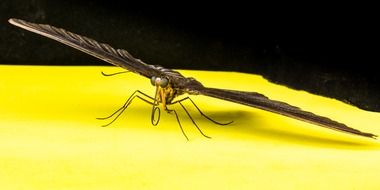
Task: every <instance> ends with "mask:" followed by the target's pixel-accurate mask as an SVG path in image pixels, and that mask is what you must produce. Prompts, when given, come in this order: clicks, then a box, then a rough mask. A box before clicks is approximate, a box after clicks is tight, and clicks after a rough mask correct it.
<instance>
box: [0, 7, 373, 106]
mask: <svg viewBox="0 0 380 190" xmlns="http://www.w3.org/2000/svg"><path fill="white" fill-rule="evenodd" d="M375 7H376V6H371V5H357V4H347V3H345V4H339V5H332V4H317V3H308V4H300V3H295V4H290V3H289V2H287V3H286V4H285V3H283V4H278V3H267V4H257V3H255V4H248V3H244V4H243V3H240V2H238V1H234V2H232V1H231V2H226V3H221V2H215V3H211V2H208V3H204V2H196V1H190V2H172V3H166V4H165V3H161V2H160V3H151V2H141V1H140V2H139V3H136V2H133V3H132V2H127V1H73V0H66V1H53V0H50V1H48V0H28V1H22V0H12V1H11V0H2V1H1V2H0V11H1V12H0V26H1V27H0V40H1V43H0V63H1V64H46V65H109V64H107V63H104V62H102V61H99V60H97V59H95V58H92V57H90V56H87V55H85V54H83V53H81V52H79V51H77V50H74V49H72V48H69V47H65V46H63V45H61V44H59V43H57V42H54V41H52V40H49V39H46V38H44V37H41V36H38V35H36V34H32V33H30V32H27V31H24V30H22V29H18V28H16V27H14V26H12V25H10V24H8V22H7V20H8V19H9V18H11V17H15V18H20V19H25V20H27V21H31V22H37V23H46V24H50V25H54V26H57V27H61V28H65V29H67V30H69V31H72V32H74V33H78V34H81V35H85V36H88V37H91V38H93V39H96V40H98V41H100V42H107V43H109V44H110V45H112V46H113V47H115V48H123V49H126V50H128V51H129V52H130V53H131V54H132V55H133V56H134V57H137V58H140V59H142V60H143V61H144V62H146V63H149V64H159V65H162V66H164V67H167V68H174V69H200V70H225V71H239V72H246V73H256V74H260V75H263V76H264V77H266V78H267V79H269V80H271V81H273V82H276V83H280V84H285V85H287V86H290V87H292V88H296V89H302V90H307V91H309V92H312V93H316V94H322V95H324V96H329V97H334V98H337V99H340V100H342V101H345V102H348V103H351V104H355V105H357V106H359V107H361V108H364V109H368V110H377V111H379V110H380V98H379V92H380V84H379V78H380V77H379V74H378V69H377V65H378V62H379V61H378V60H379V58H378V56H377V55H378V54H379V53H378V49H379V48H378V47H377V46H379V44H378V42H379V40H378V38H379V37H378V35H379V30H378V29H377V27H378V23H379V22H378V19H377V17H378V16H379V15H377V10H375ZM221 80H226V79H221Z"/></svg>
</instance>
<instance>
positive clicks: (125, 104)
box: [97, 90, 160, 127]
mask: <svg viewBox="0 0 380 190" xmlns="http://www.w3.org/2000/svg"><path fill="white" fill-rule="evenodd" d="M136 93H140V94H142V95H144V96H146V97H148V98H152V97H150V96H147V95H146V94H144V93H142V92H140V91H138V90H137V91H135V92H134V93H133V94H132V95H131V96H130V97H129V98H128V100H127V101H126V102H125V103H124V105H123V106H122V107H121V108H119V109H118V110H117V111H116V112H114V113H113V114H112V115H111V116H108V117H106V118H97V119H108V118H111V117H112V116H113V115H115V114H116V113H118V112H119V113H118V114H117V115H116V117H115V118H114V119H113V120H112V121H111V122H109V123H108V124H106V125H103V126H102V127H107V126H109V125H111V124H112V123H113V122H115V121H116V119H117V118H119V117H120V115H121V114H122V113H123V112H124V111H125V110H126V109H127V108H128V106H129V105H130V104H131V103H132V101H133V99H134V98H136V97H137V98H139V99H141V100H143V101H144V102H146V103H148V104H151V105H153V106H155V104H154V103H152V102H150V101H149V100H146V99H144V98H143V97H141V96H139V95H135V94H136ZM157 108H158V107H157ZM158 111H159V110H158ZM159 112H160V111H159ZM158 117H160V114H159V115H158ZM159 119H160V118H158V121H159ZM158 121H157V123H158Z"/></svg>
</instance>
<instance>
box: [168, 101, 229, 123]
mask: <svg viewBox="0 0 380 190" xmlns="http://www.w3.org/2000/svg"><path fill="white" fill-rule="evenodd" d="M185 100H190V102H191V103H192V104H193V105H194V107H195V108H197V110H198V112H199V113H200V114H201V115H202V116H203V117H205V118H206V119H208V120H210V121H212V122H213V123H215V124H218V125H229V124H231V123H232V122H233V121H230V122H227V123H220V122H218V121H215V120H213V119H211V118H210V117H208V116H207V115H205V114H204V113H203V112H202V111H201V110H200V109H199V107H198V106H197V105H196V104H195V103H194V101H193V100H192V99H191V98H190V97H186V98H183V99H180V100H177V101H175V102H172V103H170V104H175V103H180V104H181V102H183V101H185ZM181 106H182V107H183V108H184V106H183V105H182V104H181ZM185 110H186V109H185ZM186 113H187V114H188V115H189V113H188V112H187V111H186Z"/></svg>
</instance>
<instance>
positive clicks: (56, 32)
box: [9, 18, 161, 78]
mask: <svg viewBox="0 0 380 190" xmlns="http://www.w3.org/2000/svg"><path fill="white" fill-rule="evenodd" d="M9 23H11V24H13V25H15V26H18V27H21V28H23V29H26V30H29V31H31V32H34V33H37V34H40V35H42V36H45V37H48V38H51V39H53V40H56V41H58V42H61V43H63V44H66V45H68V46H70V47H73V48H75V49H78V50H80V51H82V52H85V53H87V54H89V55H92V56H94V57H96V58H99V59H102V60H104V61H106V62H108V63H111V64H113V65H116V66H119V67H122V68H125V69H127V70H129V71H132V72H135V73H138V74H140V75H143V76H145V77H148V78H151V77H152V76H160V74H161V71H160V70H158V69H156V68H155V66H152V65H148V64H145V63H144V62H142V61H141V60H139V59H136V58H134V57H133V56H132V55H131V54H129V53H128V52H127V51H126V50H123V49H114V48H112V47H111V46H110V45H108V44H104V43H99V42H97V41H95V40H93V39H91V38H87V37H85V36H80V35H78V34H74V33H72V32H69V31H66V30H64V29H61V28H56V27H54V26H50V25H45V24H35V23H31V22H27V21H24V20H20V19H14V18H11V19H9Z"/></svg>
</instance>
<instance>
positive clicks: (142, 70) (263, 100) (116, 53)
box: [9, 18, 377, 139]
mask: <svg viewBox="0 0 380 190" xmlns="http://www.w3.org/2000/svg"><path fill="white" fill-rule="evenodd" d="M9 22H10V23H11V24H13V25H15V26H18V27H20V28H23V29H26V30H28V31H31V32H34V33H37V34H40V35H42V36H45V37H48V38H51V39H53V40H56V41H58V42H61V43H63V44H65V45H68V46H70V47H73V48H75V49H78V50H80V51H82V52H84V53H87V54H89V55H92V56H94V57H96V58H99V59H101V60H103V61H106V62H108V63H111V64H113V65H116V66H119V67H122V68H124V69H126V70H128V71H130V72H134V73H137V74H139V75H141V76H144V77H146V78H148V79H149V80H150V81H151V84H152V85H153V86H154V87H155V88H156V93H155V95H154V96H149V95H147V94H145V93H143V92H141V91H139V90H136V91H135V92H134V93H133V94H132V95H131V96H130V97H129V98H128V100H127V101H126V102H125V104H124V105H123V106H122V107H121V108H120V109H118V110H117V111H116V112H114V113H113V114H111V115H110V116H109V117H105V118H99V119H109V118H111V117H113V116H115V115H116V116H115V118H114V119H113V120H112V121H111V122H110V123H109V124H111V123H112V122H113V121H115V120H116V119H117V118H118V117H119V116H120V115H121V114H122V113H123V112H124V110H125V109H126V108H127V107H128V106H129V105H130V104H131V102H132V100H134V99H135V98H139V99H141V100H143V101H144V102H146V103H148V104H150V105H152V114H151V122H152V124H153V125H157V124H158V122H159V118H160V113H161V111H160V108H159V106H160V105H161V106H162V109H163V110H164V111H166V112H167V113H174V115H175V117H176V119H177V121H178V123H179V126H180V129H181V131H182V133H183V135H184V136H185V137H186V139H188V137H187V135H186V133H185V132H184V130H183V128H182V125H181V122H180V120H179V117H178V114H177V112H176V110H174V109H170V108H169V107H168V106H169V105H173V104H179V105H180V106H181V107H182V108H183V109H184V110H185V112H186V114H187V115H188V117H189V118H190V119H191V121H192V122H193V124H194V125H195V126H196V128H197V129H198V130H199V132H200V133H201V134H202V135H203V136H205V137H208V138H209V136H207V135H205V134H204V133H203V132H202V131H201V129H200V128H199V127H198V125H197V124H196V123H195V121H194V120H193V119H192V117H191V115H190V113H189V112H188V111H187V110H186V108H185V106H184V105H183V104H182V102H184V101H190V102H191V103H192V104H193V105H194V106H195V108H196V109H197V110H198V111H199V113H200V114H201V115H202V116H203V117H205V118H206V119H208V120H210V121H212V122H214V123H216V124H219V125H227V124H230V123H231V122H228V123H220V122H217V121H215V120H213V119H211V118H210V117H208V116H207V115H205V114H204V113H203V112H202V111H201V110H200V109H199V108H198V106H197V105H196V104H195V102H194V101H193V100H192V99H191V98H190V97H188V96H186V97H183V98H179V97H181V95H184V94H190V95H205V96H209V97H213V98H218V99H222V100H225V101H230V102H234V103H238V104H242V105H246V106H250V107H254V108H258V109H262V110H266V111H269V112H273V113H276V114H280V115H283V116H287V117H290V118H294V119H298V120H301V121H304V122H308V123H312V124H315V125H318V126H322V127H326V128H329V129H333V130H337V131H341V132H345V133H349V134H354V135H359V136H363V137H369V138H374V139H376V137H377V135H374V134H371V133H366V132H362V131H359V130H357V129H354V128H351V127H348V126H347V125H345V124H343V123H340V122H337V121H334V120H332V119H330V118H328V117H324V116H319V115H316V114H314V113H312V112H308V111H304V110H302V109H300V108H298V107H295V106H292V105H289V104H287V103H285V102H280V101H276V100H271V99H269V98H268V97H266V96H265V95H263V94H260V93H257V92H245V91H237V90H228V89H218V88H210V87H205V86H203V85H202V83H200V82H199V81H197V80H196V79H195V78H192V77H185V76H183V75H182V74H181V73H179V72H177V71H174V70H171V69H167V68H164V67H162V66H159V65H150V64H146V63H144V62H143V61H141V60H140V59H136V58H134V57H133V56H132V55H131V54H130V53H128V51H126V50H123V49H114V48H112V47H111V46H110V45H108V44H105V43H99V42H97V41H95V40H93V39H91V38H88V37H85V36H81V35H78V34H74V33H72V32H69V31H66V30H64V29H61V28H57V27H54V26H50V25H46V24H36V23H31V22H27V21H24V20H21V19H15V18H11V19H9ZM109 124H107V125H105V126H108V125H109Z"/></svg>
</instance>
